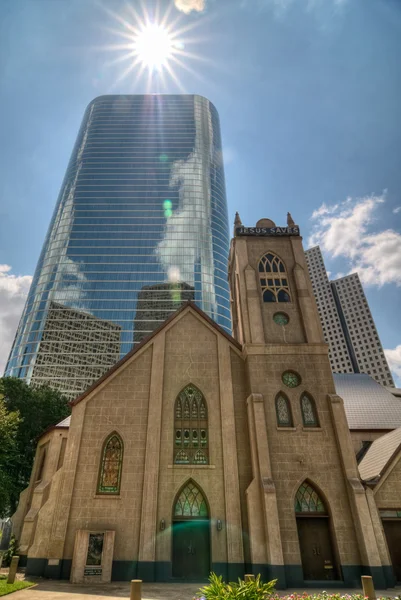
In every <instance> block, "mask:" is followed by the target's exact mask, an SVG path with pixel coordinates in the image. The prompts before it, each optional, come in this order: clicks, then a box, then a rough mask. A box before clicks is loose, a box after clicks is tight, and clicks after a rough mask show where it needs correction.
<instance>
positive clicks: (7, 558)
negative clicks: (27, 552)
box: [3, 535, 19, 567]
mask: <svg viewBox="0 0 401 600" xmlns="http://www.w3.org/2000/svg"><path fill="white" fill-rule="evenodd" d="M17 554H19V547H18V542H17V540H16V539H15V535H12V536H11V538H10V543H9V546H8V550H6V551H5V552H4V554H3V567H9V566H10V565H11V559H12V557H13V556H16V555H17Z"/></svg>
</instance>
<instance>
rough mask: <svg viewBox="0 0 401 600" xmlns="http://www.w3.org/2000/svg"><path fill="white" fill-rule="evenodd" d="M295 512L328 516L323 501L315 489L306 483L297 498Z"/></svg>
mask: <svg viewBox="0 0 401 600" xmlns="http://www.w3.org/2000/svg"><path fill="white" fill-rule="evenodd" d="M295 512H297V513H323V514H327V510H326V507H325V504H324V502H323V500H322V499H321V498H320V497H319V495H318V493H317V492H316V491H315V490H314V489H313V487H312V486H311V485H309V484H308V483H306V482H304V483H303V484H302V485H301V486H300V487H299V489H298V491H297V495H296V496H295Z"/></svg>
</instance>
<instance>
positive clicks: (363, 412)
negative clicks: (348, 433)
mask: <svg viewBox="0 0 401 600" xmlns="http://www.w3.org/2000/svg"><path fill="white" fill-rule="evenodd" d="M333 376H334V384H335V386H336V391H337V394H338V395H339V396H341V398H342V399H343V400H344V408H345V413H346V415H347V420H348V426H349V428H350V429H395V428H396V427H401V399H400V398H396V397H395V396H393V394H392V393H391V392H389V391H388V390H386V388H385V387H383V386H382V385H380V384H379V383H377V382H376V381H375V380H374V379H372V377H370V376H369V375H365V374H355V373H345V374H343V373H341V374H340V373H335V374H334V375H333Z"/></svg>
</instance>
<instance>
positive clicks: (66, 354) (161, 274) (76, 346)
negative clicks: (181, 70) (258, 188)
mask: <svg viewBox="0 0 401 600" xmlns="http://www.w3.org/2000/svg"><path fill="white" fill-rule="evenodd" d="M221 156H222V153H221V135H220V124H219V117H218V113H217V111H216V109H215V108H214V106H213V105H212V104H211V103H210V102H209V101H208V100H207V99H206V98H202V97H200V96H197V95H185V94H182V95H181V94H177V95H131V96H117V95H116V96H111V95H110V96H101V97H99V98H96V99H95V100H93V101H92V102H91V103H90V104H89V106H88V108H87V110H86V113H85V115H84V119H83V122H82V126H81V129H80V131H79V134H78V137H77V142H76V144H75V147H74V149H73V152H72V156H71V160H70V162H69V165H68V168H67V172H66V176H65V179H64V182H63V185H62V187H61V191H60V195H59V198H58V201H57V205H56V208H55V211H54V214H53V217H52V220H51V223H50V226H49V230H48V234H47V237H46V239H45V242H44V245H43V250H42V253H41V255H40V257H39V261H38V265H37V268H36V271H35V274H34V278H33V282H32V286H31V290H30V293H29V295H28V298H27V302H26V306H25V309H24V312H23V315H22V317H21V321H20V325H19V328H18V331H17V334H16V337H15V343H14V345H13V348H12V352H11V354H10V358H9V361H8V364H7V367H6V374H7V375H9V376H16V377H20V378H23V379H25V380H26V381H28V382H30V383H32V382H34V383H36V384H40V383H49V384H50V385H51V386H52V387H57V388H58V389H60V390H61V391H62V392H63V393H64V394H66V395H68V397H69V398H73V397H75V396H76V395H77V394H79V393H81V392H82V391H83V390H85V389H86V388H87V387H88V386H89V385H91V384H92V383H93V381H95V380H96V379H98V377H100V376H101V375H102V374H103V373H104V372H106V371H107V370H108V369H109V368H110V367H111V366H112V365H113V364H114V363H115V362H116V360H118V359H119V358H121V357H122V356H124V355H125V354H126V353H127V352H129V351H130V350H131V348H132V346H133V345H134V344H137V343H140V342H141V340H142V339H143V338H145V337H146V336H148V335H149V334H150V333H151V332H152V331H154V330H155V329H156V328H157V327H158V326H159V325H161V323H162V322H163V321H164V320H165V319H166V316H170V315H171V313H172V312H174V311H175V310H177V309H178V308H179V307H180V306H181V305H182V303H183V302H185V301H186V300H188V299H191V300H194V302H195V303H196V304H197V305H198V306H199V307H200V308H202V309H203V310H204V311H205V312H206V313H207V314H208V315H209V317H211V318H212V319H214V320H215V321H216V322H217V323H218V324H219V325H221V326H222V327H223V328H224V329H225V330H226V331H227V332H228V333H231V315H230V302H229V287H228V281H227V279H228V273H227V268H228V267H227V265H228V251H229V227H228V215H227V200H226V192H225V178H224V168H223V164H222V160H221ZM55 305H57V307H58V308H57V310H56V306H55ZM61 330H62V331H61ZM66 335H67V337H66ZM64 341H65V342H68V344H64ZM63 344H64V345H63ZM36 367H37V368H36Z"/></svg>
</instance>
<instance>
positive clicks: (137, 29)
mask: <svg viewBox="0 0 401 600" xmlns="http://www.w3.org/2000/svg"><path fill="white" fill-rule="evenodd" d="M99 1H100V2H102V0H99ZM138 4H141V7H142V14H140V12H138V11H137V10H136V9H135V8H134V7H133V6H132V5H131V4H130V5H128V3H127V8H126V10H125V11H123V12H119V13H117V12H113V11H112V10H110V9H109V8H108V7H107V6H106V5H105V4H100V6H101V8H102V9H103V10H104V11H105V12H106V13H107V14H108V15H109V17H111V18H112V19H113V21H114V22H115V23H116V24H117V28H115V27H106V30H107V31H108V32H110V33H112V34H113V35H116V36H117V40H116V43H112V44H110V45H105V46H101V47H100V49H101V50H105V51H107V52H110V51H113V50H115V51H117V52H118V54H119V55H118V56H117V58H115V59H113V60H109V61H107V62H106V63H105V66H107V67H112V68H115V69H116V78H115V81H114V83H113V84H112V86H111V88H110V91H114V90H115V89H118V88H119V87H120V86H121V84H122V82H123V81H124V82H125V86H126V85H127V82H128V81H129V79H131V84H130V85H131V87H132V88H133V89H137V87H138V85H139V84H140V82H141V80H142V78H143V77H145V78H146V79H147V83H146V84H145V85H146V89H147V92H152V93H153V92H161V91H162V90H163V88H166V87H167V86H170V85H171V84H173V85H175V86H176V87H177V88H178V89H179V90H180V92H181V93H185V88H184V86H183V83H182V81H181V80H180V79H181V77H182V73H183V71H187V72H189V73H190V74H191V76H193V77H196V78H199V79H202V78H201V77H200V75H199V73H198V71H197V70H196V69H194V68H192V67H191V66H190V65H189V64H188V61H189V60H191V61H192V62H193V61H195V60H205V59H204V58H203V57H202V56H201V55H199V54H196V53H193V52H190V51H189V50H188V46H190V45H191V44H194V43H199V42H200V41H202V42H204V39H203V38H197V37H196V36H194V33H193V30H194V29H195V28H196V27H198V26H199V24H201V21H200V20H197V21H195V22H193V23H185V24H183V23H182V15H181V14H180V15H174V14H171V13H172V12H173V13H174V3H173V2H171V3H170V4H169V8H167V10H166V11H165V12H164V14H161V11H160V7H159V5H158V4H156V8H154V7H153V8H152V10H151V9H147V8H146V2H145V0H138ZM184 36H185V37H184ZM124 63H125V64H124ZM120 65H121V67H120ZM117 69H118V73H117ZM176 71H179V72H176ZM169 80H170V81H169Z"/></svg>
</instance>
